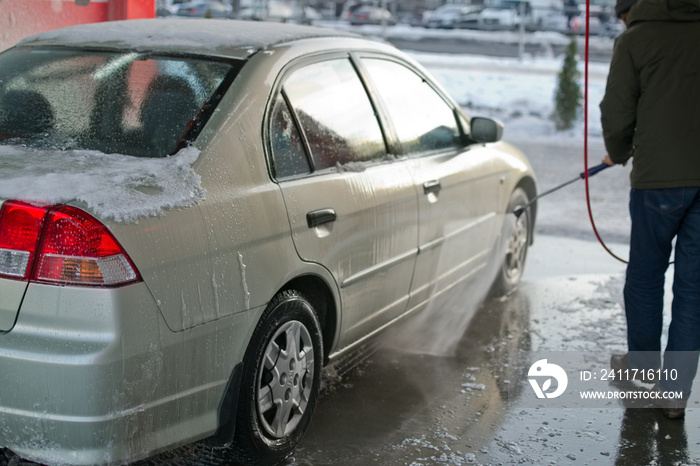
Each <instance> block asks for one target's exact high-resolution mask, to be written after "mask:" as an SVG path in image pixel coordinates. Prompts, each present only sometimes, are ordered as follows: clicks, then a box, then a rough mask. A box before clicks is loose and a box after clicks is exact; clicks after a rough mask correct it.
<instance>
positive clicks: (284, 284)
mask: <svg viewBox="0 0 700 466" xmlns="http://www.w3.org/2000/svg"><path fill="white" fill-rule="evenodd" d="M502 131H503V126H502V125H501V124H500V123H498V122H497V121H494V120H491V119H488V118H479V117H473V118H471V119H469V118H468V117H467V116H466V115H465V114H464V112H463V111H462V109H461V108H460V106H459V105H458V104H457V103H456V102H455V101H454V100H453V99H452V98H451V97H450V96H449V95H447V93H446V92H445V91H444V89H443V88H442V87H441V86H440V85H439V84H438V83H437V82H436V81H435V80H433V79H432V78H431V77H430V75H429V74H428V73H427V72H426V71H425V70H424V69H423V68H422V67H421V66H420V65H418V64H417V63H416V62H414V61H413V60H411V59H410V58H409V57H408V56H406V55H405V54H403V53H401V52H400V51H398V50H396V49H395V48H393V47H392V46H390V45H387V44H384V43H378V42H374V41H370V40H366V39H362V38H360V37H357V36H355V35H352V34H348V33H343V32H338V31H332V30H326V29H319V28H310V27H303V26H297V25H288V24H269V23H261V22H247V21H236V20H215V19H207V20H199V19H192V20H182V19H158V20H134V21H121V22H119V21H118V22H109V23H99V24H87V25H82V26H75V27H70V28H66V29H60V30H56V31H51V32H47V33H43V34H40V35H37V36H33V37H30V38H27V39H25V40H23V41H22V42H21V43H20V44H18V45H17V46H15V47H13V48H10V49H8V50H6V51H4V52H3V53H0V165H2V171H0V296H2V299H1V300H0V332H2V334H1V335H0V373H2V375H3V383H2V384H1V385H0V425H2V429H0V446H3V447H6V448H8V449H10V450H12V451H13V452H15V453H16V454H17V455H19V456H20V457H22V458H27V459H30V460H33V461H39V462H41V463H49V464H79V465H104V464H125V463H129V462H132V461H135V460H138V459H141V458H145V457H149V456H151V455H154V454H155V453H158V452H161V451H164V450H168V449H170V448H172V447H174V446H177V445H182V444H186V443H189V442H194V441H197V440H202V439H207V441H208V442H209V444H211V445H218V446H227V448H228V450H227V452H228V453H229V454H230V455H231V458H232V462H235V463H236V464H271V463H275V462H278V461H280V460H282V459H283V458H285V457H286V456H288V455H289V454H290V452H291V451H292V449H293V448H294V447H295V446H296V445H297V443H298V442H299V441H300V439H301V437H302V436H303V434H304V432H305V431H306V429H307V428H308V427H309V424H310V422H311V417H312V413H313V411H314V407H315V405H316V401H317V398H318V393H319V389H320V386H321V371H322V367H323V365H324V364H326V363H329V362H332V361H336V360H338V359H339V358H341V357H342V356H343V355H345V354H348V352H351V351H353V350H354V349H356V348H357V347H358V346H360V345H362V344H363V343H365V342H366V341H368V339H370V338H372V337H373V336H375V335H377V334H378V333H379V332H381V331H382V330H383V329H385V328H387V327H388V326H390V325H392V324H394V323H396V322H398V321H400V320H402V319H404V318H406V317H407V316H409V315H411V314H414V313H418V312H421V311H422V310H424V309H426V308H427V307H428V306H430V307H431V309H440V303H441V302H442V301H441V300H442V299H448V298H449V296H450V293H451V292H452V291H454V290H457V289H460V293H462V292H464V289H465V288H464V287H468V288H467V289H468V290H469V293H471V294H474V295H477V296H483V295H484V294H485V293H486V292H487V291H488V290H489V288H490V290H491V291H492V292H493V293H495V294H504V293H508V292H510V291H512V290H513V289H514V288H515V287H516V286H517V284H518V281H519V280H520V277H521V276H522V273H523V268H524V265H525V259H526V257H527V250H528V245H529V244H530V243H531V241H532V238H533V228H534V221H535V213H536V211H535V206H534V205H533V206H530V207H528V208H526V209H525V211H524V213H523V214H522V215H519V216H517V217H516V216H515V215H513V212H514V210H516V209H517V208H519V207H521V206H526V205H527V204H528V202H529V200H530V199H533V198H534V197H535V196H536V195H537V188H536V183H535V176H534V174H533V172H532V169H531V167H530V165H529V163H528V161H527V159H526V158H525V156H524V155H523V154H522V153H521V152H520V151H518V150H517V149H516V148H515V147H513V146H511V145H509V144H507V143H505V142H502V141H500V139H501V135H502ZM476 277H478V280H476V279H475V278H476ZM406 370H411V369H410V368H407V369H406Z"/></svg>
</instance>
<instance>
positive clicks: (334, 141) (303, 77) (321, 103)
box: [273, 58, 386, 170]
mask: <svg viewBox="0 0 700 466" xmlns="http://www.w3.org/2000/svg"><path fill="white" fill-rule="evenodd" d="M283 92H284V93H285V94H286V96H287V98H288V99H289V103H290V104H291V106H292V109H293V111H294V112H295V114H296V117H297V120H298V122H299V123H300V125H301V129H302V132H303V135H304V137H305V139H306V143H307V145H308V149H309V151H310V156H311V163H312V164H313V167H312V168H313V170H323V169H327V168H332V167H338V166H344V165H348V164H362V163H365V162H371V161H374V160H378V159H382V158H384V157H386V145H385V142H384V137H383V135H382V131H381V128H380V126H379V122H378V120H377V117H376V116H375V112H374V109H373V107H372V105H371V104H370V101H369V98H368V96H367V92H366V91H365V88H364V86H363V84H362V82H361V81H360V78H359V77H358V75H357V72H356V71H355V68H354V67H353V65H352V64H351V63H350V60H349V59H347V58H343V59H335V60H327V61H322V62H318V63H314V64H311V65H307V66H304V67H303V68H299V69H297V70H295V71H293V72H292V73H291V75H290V76H289V77H288V78H287V80H286V81H285V83H284V86H283ZM273 137H274V136H273ZM277 157H278V154H275V155H274V158H275V160H276V159H277Z"/></svg>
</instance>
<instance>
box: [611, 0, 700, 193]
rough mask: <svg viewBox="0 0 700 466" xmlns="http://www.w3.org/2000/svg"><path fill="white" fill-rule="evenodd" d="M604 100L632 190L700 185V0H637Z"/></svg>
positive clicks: (616, 158) (614, 154) (614, 149)
mask: <svg viewBox="0 0 700 466" xmlns="http://www.w3.org/2000/svg"><path fill="white" fill-rule="evenodd" d="M627 24H628V28H627V30H626V31H625V32H624V33H623V34H622V35H620V37H619V38H618V40H617V42H616V44H615V50H614V52H613V58H612V62H611V64H610V74H609V75H608V83H607V88H606V91H605V97H604V98H603V101H602V102H601V104H600V110H601V119H602V125H603V138H604V139H605V147H606V149H607V151H608V154H609V155H610V158H611V159H612V160H613V162H615V163H625V162H626V161H627V160H628V159H629V158H630V157H632V156H633V157H634V158H633V167H632V174H631V182H632V188H634V189H660V188H678V187H690V186H700V0H638V1H637V3H636V4H635V5H634V6H633V7H632V9H631V10H630V13H629V17H628V21H627Z"/></svg>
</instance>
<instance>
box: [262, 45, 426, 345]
mask: <svg viewBox="0 0 700 466" xmlns="http://www.w3.org/2000/svg"><path fill="white" fill-rule="evenodd" d="M270 140H271V148H272V150H271V152H272V161H273V163H272V169H273V176H274V177H275V178H276V179H277V180H278V182H279V186H280V188H281V190H282V194H283V197H284V201H285V203H286V208H287V213H288V216H289V222H290V225H291V231H292V235H293V239H294V245H295V246H296V248H297V252H298V254H299V257H301V258H302V259H303V260H305V261H310V262H315V263H318V264H321V265H323V266H324V267H326V268H327V269H328V270H329V271H330V272H331V273H332V274H333V276H334V277H335V280H336V285H337V287H338V289H339V291H340V299H341V302H342V315H341V336H340V340H339V341H338V347H339V348H340V347H344V346H346V345H349V344H352V343H353V342H356V341H358V340H359V339H361V338H362V337H363V336H365V335H367V334H368V333H370V332H372V331H373V330H375V329H377V328H379V327H381V326H382V325H384V324H386V323H387V322H389V321H391V320H392V319H394V318H395V317H397V316H398V315H400V314H401V313H402V312H403V311H405V309H406V306H407V303H408V299H409V290H410V283H411V277H412V274H413V268H414V263H415V258H416V254H417V241H418V226H417V225H418V206H417V200H416V192H415V187H414V182H413V179H412V177H411V174H410V173H409V171H408V169H407V167H406V166H405V164H403V163H401V162H399V161H396V160H395V158H392V157H388V156H387V149H386V147H387V146H386V143H385V139H384V136H383V133H382V130H381V127H380V124H379V121H378V119H377V117H376V112H375V110H374V108H373V106H372V104H371V102H370V100H369V98H368V96H367V92H366V90H365V88H364V86H363V83H362V81H361V80H360V78H359V76H358V74H357V72H356V70H355V68H354V66H353V64H352V62H351V61H350V59H349V57H348V56H344V57H334V58H325V59H322V60H320V61H316V62H314V63H310V64H304V65H303V66H297V67H296V68H294V69H292V70H291V72H289V73H288V74H287V75H286V76H285V78H284V82H283V85H282V87H281V91H280V92H279V94H278V95H277V97H276V100H275V102H274V106H273V110H272V113H271V117H270Z"/></svg>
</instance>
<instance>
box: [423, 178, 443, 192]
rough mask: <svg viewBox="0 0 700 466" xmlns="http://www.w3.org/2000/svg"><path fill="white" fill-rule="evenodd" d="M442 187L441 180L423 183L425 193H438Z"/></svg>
mask: <svg viewBox="0 0 700 466" xmlns="http://www.w3.org/2000/svg"><path fill="white" fill-rule="evenodd" d="M441 189H442V185H441V184H440V181H439V180H432V181H426V182H425V183H423V194H431V193H432V194H437V193H439V192H440V190H441Z"/></svg>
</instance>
